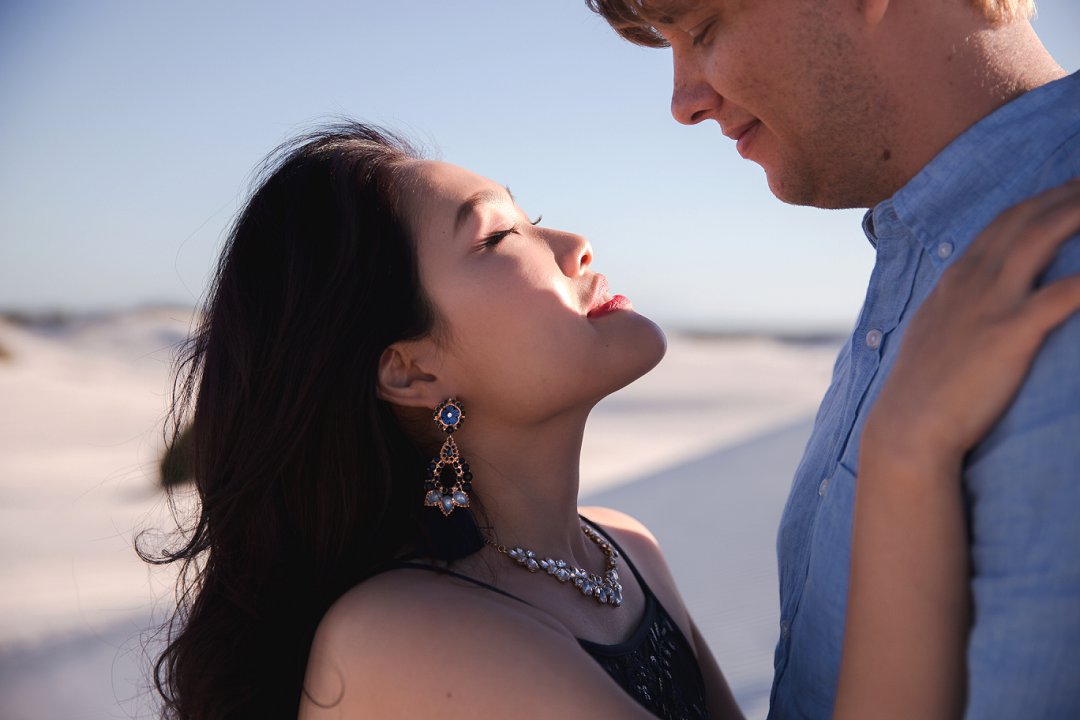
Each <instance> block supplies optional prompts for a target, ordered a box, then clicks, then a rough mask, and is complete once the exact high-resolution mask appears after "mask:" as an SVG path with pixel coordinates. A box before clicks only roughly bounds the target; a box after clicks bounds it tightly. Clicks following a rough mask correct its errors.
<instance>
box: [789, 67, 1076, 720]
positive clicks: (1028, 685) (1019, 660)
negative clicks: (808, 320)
mask: <svg viewBox="0 0 1080 720" xmlns="http://www.w3.org/2000/svg"><path fill="white" fill-rule="evenodd" d="M1078 176H1080V73H1077V74H1074V75H1072V76H1069V77H1067V78H1063V79H1061V80H1058V81H1056V82H1053V83H1050V84H1049V85H1046V86H1043V87H1041V88H1039V89H1037V90H1034V91H1032V92H1029V93H1027V94H1025V95H1023V96H1021V97H1019V98H1017V99H1016V100H1014V101H1012V102H1011V103H1009V104H1007V105H1005V106H1003V107H1001V108H999V109H998V110H997V111H995V112H994V113H992V114H991V115H989V116H987V117H985V118H983V119H982V120H981V121H979V122H978V123H977V124H975V125H974V126H972V127H971V128H970V129H968V130H967V131H966V132H964V133H963V134H962V135H961V136H960V137H958V138H957V139H956V140H954V141H953V142H952V143H951V144H950V145H949V146H948V147H947V148H945V150H943V151H942V152H941V153H940V154H939V155H938V156H937V157H936V158H934V160H933V161H931V162H930V164H928V165H927V166H926V167H925V168H923V169H922V171H920V172H919V174H918V175H916V176H915V177H914V178H913V179H912V180H911V181H910V182H909V183H908V184H907V185H905V186H904V187H903V188H902V189H901V190H900V191H899V192H897V193H896V195H894V196H893V197H892V198H890V199H888V200H886V201H884V202H882V203H881V204H880V205H878V206H877V207H875V208H873V209H872V210H871V211H869V212H868V213H867V214H866V216H865V219H864V221H863V229H864V230H865V232H866V235H867V237H868V238H869V239H870V242H871V244H872V245H873V246H874V248H875V249H876V251H877V260H876V264H875V266H874V271H873V274H872V275H871V277H870V286H869V288H868V289H867V293H866V301H865V304H864V305H863V309H862V313H861V314H860V316H859V320H858V324H857V325H856V326H855V331H854V333H853V334H852V336H851V338H850V341H849V342H848V343H847V344H846V345H845V347H844V348H843V349H842V350H841V352H840V356H839V358H838V359H837V361H836V366H835V369H834V372H833V379H832V384H831V386H830V387H829V390H828V392H827V393H826V395H825V399H824V400H823V401H822V404H821V408H820V410H819V411H818V414H817V419H816V421H815V424H814V430H813V433H812V435H811V437H810V440H809V443H808V445H807V448H806V452H805V455H804V456H803V459H802V462H801V464H800V465H799V468H798V470H797V471H796V475H795V480H794V483H793V485H792V488H791V494H790V496H789V498H788V501H787V506H786V508H785V510H784V515H783V518H782V520H781V523H780V530H779V536H778V539H777V551H778V554H779V560H780V640H779V642H778V643H777V646H776V656H775V679H774V682H773V691H772V703H771V710H770V714H769V717H770V718H774V719H776V720H781V719H787V718H828V717H830V715H831V713H832V707H833V702H834V699H835V694H836V683H837V679H838V673H839V669H840V649H841V645H842V641H843V630H844V610H845V605H846V599H847V585H848V566H849V562H850V559H851V517H852V509H853V500H854V490H855V482H856V478H855V472H856V469H857V468H858V454H859V438H860V435H861V431H862V426H863V422H864V421H865V419H866V416H867V413H868V410H869V408H870V406H871V405H872V404H873V402H874V398H875V397H876V395H877V393H878V391H879V389H880V388H881V385H882V383H883V382H884V381H885V378H886V377H887V376H888V374H889V369H890V367H891V366H892V364H893V361H894V360H895V358H896V354H897V352H898V350H899V347H900V345H901V343H902V342H903V335H904V329H905V327H906V326H907V324H908V322H909V321H910V319H911V317H912V315H913V314H914V312H915V310H916V309H917V308H918V307H919V305H920V304H921V303H922V302H923V300H924V299H925V298H926V296H927V295H928V294H929V293H930V291H931V290H932V289H933V287H934V285H935V284H936V283H937V281H938V279H939V278H940V277H941V273H942V271H943V270H944V269H945V268H946V267H948V265H949V264H950V263H951V262H952V261H953V260H955V259H956V258H957V257H958V256H960V255H961V254H962V253H963V252H964V251H965V250H966V249H967V247H968V245H969V244H970V243H971V241H972V240H973V239H974V238H975V237H976V236H977V235H978V234H979V232H980V231H981V230H982V229H983V228H985V227H986V225H988V224H989V223H990V221H992V220H993V219H994V218H995V217H996V216H997V215H998V213H1000V212H1001V211H1002V210H1004V209H1006V208H1008V207H1010V206H1012V205H1014V204H1016V203H1017V202H1019V201H1021V200H1024V199H1025V198H1028V197H1031V196H1032V195H1035V194H1037V193H1038V192H1040V191H1041V190H1044V189H1047V188H1050V187H1054V186H1056V185H1059V184H1061V183H1062V182H1064V181H1065V180H1067V179H1069V178H1073V177H1078ZM1075 273H1080V237H1074V238H1072V239H1071V240H1070V241H1069V242H1068V243H1067V245H1066V246H1065V247H1064V248H1063V249H1062V251H1061V252H1060V253H1059V254H1058V256H1057V258H1056V259H1055V260H1054V263H1053V265H1052V266H1051V268H1050V270H1049V271H1048V272H1047V274H1046V275H1045V276H1044V279H1043V282H1046V281H1049V280H1053V279H1055V278H1060V277H1062V276H1065V275H1070V274H1075ZM963 484H964V491H965V494H966V501H967V510H968V522H969V534H970V538H971V553H972V563H973V565H972V573H973V576H972V578H971V588H972V593H973V599H974V625H973V627H972V632H971V639H970V644H969V647H968V674H969V687H968V694H969V701H968V711H967V717H969V718H977V719H978V720H985V719H986V718H1025V720H1031V719H1032V718H1065V717H1069V718H1080V316H1074V317H1073V318H1071V319H1070V320H1068V321H1067V322H1066V324H1065V325H1063V326H1062V327H1061V328H1059V329H1058V330H1056V331H1055V332H1054V333H1053V334H1052V335H1051V336H1050V338H1049V339H1048V341H1047V342H1046V344H1045V345H1044V347H1043V349H1042V350H1041V352H1040V354H1039V356H1038V358H1037V359H1036V362H1035V365H1034V367H1033V369H1032V371H1031V373H1030V375H1029V377H1028V378H1027V380H1026V381H1025V384H1024V385H1023V387H1022V389H1021V391H1020V394H1019V396H1018V397H1017V399H1016V400H1015V402H1014V403H1013V405H1012V406H1011V408H1010V409H1009V411H1008V412H1007V414H1006V415H1005V416H1004V417H1003V419H1002V420H1000V422H998V424H997V425H996V426H995V427H994V429H993V430H992V432H991V433H990V434H989V435H988V436H987V437H986V438H985V439H984V440H983V441H982V442H981V443H980V444H979V446H978V447H977V448H976V449H975V450H974V451H973V452H972V453H971V455H970V456H969V458H968V461H967V462H966V465H965V469H964V477H963Z"/></svg>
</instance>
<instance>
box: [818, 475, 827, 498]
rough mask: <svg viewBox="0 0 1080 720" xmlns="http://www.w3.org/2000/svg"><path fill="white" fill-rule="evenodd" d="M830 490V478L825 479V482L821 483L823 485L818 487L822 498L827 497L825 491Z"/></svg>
mask: <svg viewBox="0 0 1080 720" xmlns="http://www.w3.org/2000/svg"><path fill="white" fill-rule="evenodd" d="M828 489H829V478H825V479H824V480H822V481H821V484H820V485H818V488H817V494H818V495H820V496H821V497H825V491H826V490H828Z"/></svg>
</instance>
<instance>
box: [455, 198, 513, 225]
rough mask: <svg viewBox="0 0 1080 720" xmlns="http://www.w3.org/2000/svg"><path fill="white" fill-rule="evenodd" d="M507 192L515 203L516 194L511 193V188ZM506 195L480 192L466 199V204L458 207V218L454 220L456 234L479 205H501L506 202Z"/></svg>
mask: <svg viewBox="0 0 1080 720" xmlns="http://www.w3.org/2000/svg"><path fill="white" fill-rule="evenodd" d="M505 190H506V195H509V196H510V202H514V193H512V192H510V188H505ZM506 195H503V194H502V193H500V192H498V191H496V190H480V191H479V192H475V193H473V194H472V195H470V196H469V197H467V198H465V202H463V203H461V206H460V207H458V211H457V217H455V218H454V232H457V231H458V230H460V229H461V224H462V223H463V222H465V219H466V218H468V217H469V213H471V212H472V211H473V210H475V209H476V207H477V206H478V205H494V204H498V203H501V202H503V201H505V200H506Z"/></svg>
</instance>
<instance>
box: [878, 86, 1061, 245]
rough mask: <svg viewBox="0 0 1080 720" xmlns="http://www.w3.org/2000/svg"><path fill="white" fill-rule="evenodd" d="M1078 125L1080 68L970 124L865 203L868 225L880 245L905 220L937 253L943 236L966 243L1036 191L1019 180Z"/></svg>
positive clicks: (1027, 178)
mask: <svg viewBox="0 0 1080 720" xmlns="http://www.w3.org/2000/svg"><path fill="white" fill-rule="evenodd" d="M1078 133H1080V72H1077V73H1073V74H1072V75H1069V76H1068V77H1064V78H1061V79H1059V80H1055V81H1054V82H1051V83H1048V84H1046V85H1043V86H1042V87H1039V88H1036V89H1034V90H1032V91H1030V92H1027V93H1025V94H1024V95H1021V96H1020V97H1018V98H1016V99H1015V100H1013V101H1012V102H1009V103H1007V104H1005V105H1003V106H1002V107H1000V108H998V109H997V110H995V111H994V112H992V113H991V114H989V115H987V116H986V117H984V118H983V119H982V120H980V121H979V122H977V123H975V124H974V125H972V126H971V127H970V128H968V129H967V130H965V131H964V132H963V133H962V134H961V135H960V136H959V137H957V138H956V139H955V140H953V141H952V142H951V143H950V144H949V145H948V146H946V148H945V149H944V150H942V151H941V152H940V153H939V154H938V155H937V157H935V158H934V159H933V160H931V161H930V162H929V163H928V164H927V165H926V166H925V167H924V168H923V169H922V170H920V171H919V172H918V174H916V175H915V177H913V178H912V179H911V180H910V181H909V182H908V183H907V184H906V185H904V187H902V188H900V190H899V191H897V193H896V194H895V195H893V196H892V197H891V198H889V199H888V200H885V201H883V202H881V203H879V204H878V205H876V206H875V207H874V208H872V209H871V210H869V211H867V213H866V215H865V216H864V217H863V231H864V232H865V233H866V237H867V239H868V240H869V241H870V244H871V245H873V246H874V247H875V248H876V247H877V242H878V237H879V235H880V234H881V233H883V232H888V231H889V230H890V229H891V228H894V227H895V226H896V224H897V223H900V224H901V225H902V226H904V227H906V228H907V229H908V230H909V231H910V232H911V233H912V235H914V236H915V238H916V239H917V240H918V242H920V243H921V244H922V245H923V247H924V248H925V249H926V250H928V251H930V252H931V256H932V257H933V256H934V250H935V249H936V248H937V247H939V245H940V244H941V243H943V242H945V243H951V245H952V247H953V248H955V250H957V251H962V250H963V249H965V248H966V247H967V245H968V244H969V243H970V242H971V240H972V239H973V238H974V237H975V235H977V234H978V232H979V231H980V230H982V229H983V228H984V227H986V226H987V225H988V224H989V223H990V221H991V220H993V219H994V218H995V217H997V215H998V214H999V213H1000V212H1001V211H1002V210H1004V209H1005V208H1007V207H1009V206H1011V205H1013V204H1015V203H1016V202H1019V201H1020V200H1021V199H1023V198H1025V197H1027V196H1028V195H1029V194H1030V191H1028V192H1024V191H1023V190H1021V189H1020V188H1023V187H1025V186H1030V185H1031V182H1030V178H1031V177H1032V175H1034V174H1035V173H1036V171H1037V170H1038V169H1039V168H1040V167H1041V166H1042V165H1043V164H1044V163H1045V162H1046V160H1047V159H1048V158H1049V157H1050V156H1051V155H1052V154H1053V153H1054V151H1055V150H1057V149H1058V148H1060V147H1061V146H1062V145H1063V144H1064V143H1065V141H1066V140H1068V139H1069V138H1070V137H1072V136H1074V135H1077V134H1078ZM1036 189H1037V188H1036ZM957 254H958V253H957Z"/></svg>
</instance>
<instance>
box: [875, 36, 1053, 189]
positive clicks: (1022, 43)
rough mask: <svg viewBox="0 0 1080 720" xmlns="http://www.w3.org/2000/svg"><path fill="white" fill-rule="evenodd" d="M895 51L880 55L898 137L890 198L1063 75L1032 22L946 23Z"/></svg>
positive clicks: (898, 45) (898, 47)
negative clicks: (977, 127)
mask: <svg viewBox="0 0 1080 720" xmlns="http://www.w3.org/2000/svg"><path fill="white" fill-rule="evenodd" d="M922 29H923V32H924V35H923V36H922V37H921V38H919V39H918V40H917V41H916V44H917V45H918V48H917V52H912V48H911V46H910V45H907V46H906V47H904V48H903V51H902V52H901V45H900V44H895V45H894V47H896V48H897V50H896V52H895V53H894V54H890V53H888V52H886V53H884V54H883V55H882V56H881V62H882V63H883V64H884V72H885V73H887V75H886V77H892V78H896V82H895V83H894V84H893V92H894V94H895V96H896V100H897V102H896V104H895V107H896V108H897V109H898V111H899V114H900V116H899V117H897V118H896V124H895V126H894V127H895V129H896V132H895V134H896V138H895V147H894V148H893V152H892V157H893V160H894V164H893V172H892V173H891V178H890V180H891V182H890V186H889V187H885V188H883V190H884V191H885V194H884V196H883V197H881V198H879V199H878V202H880V201H881V200H884V199H886V198H887V197H889V196H891V195H892V194H893V193H895V192H896V191H897V190H899V189H900V188H901V187H903V186H904V185H905V184H907V182H908V181H910V180H911V179H912V178H913V177H914V176H915V175H916V174H917V173H918V172H919V171H920V170H922V168H924V167H925V166H926V165H927V164H929V163H930V161H931V160H933V159H934V158H935V157H936V156H937V155H938V153H940V152H941V151H942V150H944V149H945V147H946V146H947V145H948V144H949V143H951V142H952V141H953V140H955V139H956V138H957V137H959V136H960V135H961V134H963V133H964V132H965V131H966V130H967V129H968V128H970V127H971V126H972V125H974V124H975V123H977V122H978V121H979V120H981V119H982V118H984V117H986V116H987V115H990V114H991V113H993V112H994V111H995V110H997V109H998V108H1000V107H1001V106H1003V105H1005V104H1007V103H1009V102H1010V101H1012V100H1014V99H1016V98H1018V97H1020V96H1021V95H1023V94H1024V93H1027V92H1029V91H1031V90H1033V89H1035V88H1037V87H1040V86H1042V85H1044V84H1046V83H1048V82H1051V81H1053V80H1056V79H1058V78H1061V77H1063V76H1064V75H1065V72H1064V70H1062V68H1061V67H1060V66H1059V65H1058V64H1057V63H1056V62H1055V61H1054V59H1053V58H1052V57H1051V56H1050V54H1049V53H1048V52H1047V51H1046V49H1045V47H1043V45H1042V42H1041V41H1040V40H1039V38H1038V36H1037V35H1036V34H1035V31H1034V30H1033V29H1032V28H1031V25H1030V24H1029V23H1027V22H1026V21H1017V22H1014V23H1011V24H1009V25H1008V26H1004V27H996V28H995V27H990V26H985V27H981V28H979V27H965V28H959V27H957V26H956V25H949V24H947V23H943V24H942V25H941V26H938V27H934V28H932V29H929V30H928V29H927V28H926V26H925V25H923V28H922Z"/></svg>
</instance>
